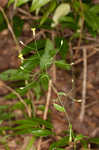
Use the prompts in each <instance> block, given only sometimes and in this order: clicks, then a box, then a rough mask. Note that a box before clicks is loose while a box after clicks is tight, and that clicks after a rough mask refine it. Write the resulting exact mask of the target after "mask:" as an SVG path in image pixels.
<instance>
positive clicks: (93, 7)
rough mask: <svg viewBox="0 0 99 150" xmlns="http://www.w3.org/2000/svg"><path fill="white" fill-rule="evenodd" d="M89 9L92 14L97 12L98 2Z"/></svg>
mask: <svg viewBox="0 0 99 150" xmlns="http://www.w3.org/2000/svg"><path fill="white" fill-rule="evenodd" d="M90 11H91V12H92V13H94V14H99V4H96V5H94V6H92V7H91V8H90Z"/></svg>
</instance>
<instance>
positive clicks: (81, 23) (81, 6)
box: [75, 0, 84, 56]
mask: <svg viewBox="0 0 99 150" xmlns="http://www.w3.org/2000/svg"><path fill="white" fill-rule="evenodd" d="M79 1H80V8H81V11H82V12H83V5H82V1H81V0H79ZM83 26H84V16H82V17H81V18H80V37H79V40H78V46H77V50H76V54H75V55H76V56H77V54H78V50H79V48H80V45H81V40H82V31H83Z"/></svg>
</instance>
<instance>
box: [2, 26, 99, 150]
mask: <svg viewBox="0 0 99 150" xmlns="http://www.w3.org/2000/svg"><path fill="white" fill-rule="evenodd" d="M27 26H28V25H27V24H26V27H24V28H25V29H27V30H25V29H24V31H23V33H22V35H21V37H20V39H19V40H22V41H24V43H26V41H28V40H29V39H32V33H31V31H30V29H28V28H27ZM38 32H40V31H38ZM39 38H41V37H39ZM97 39H98V37H97ZM97 39H96V42H94V41H92V42H91V44H87V46H86V45H84V44H82V45H81V46H82V47H84V46H85V47H87V48H86V50H87V54H88V55H89V54H90V53H92V52H94V51H95V48H96V46H95V44H98V47H99V42H97ZM98 41H99V40H98ZM90 45H92V47H91V46H90ZM80 53H81V52H80ZM75 61H78V62H77V63H76V64H75V65H74V72H73V73H74V75H75V80H74V82H75V87H74V92H73V93H74V94H73V93H72V94H71V97H74V98H75V100H72V98H71V97H62V101H63V103H64V106H65V108H66V111H67V113H68V116H69V118H70V120H71V123H72V126H73V130H74V131H75V132H76V133H80V134H83V135H86V136H89V137H99V50H98V51H97V52H96V53H94V54H93V55H92V56H90V57H89V58H87V90H86V104H85V108H84V109H85V114H84V119H83V122H80V119H79V117H80V114H81V107H82V106H81V104H82V101H80V100H82V90H83V89H82V85H83V56H82V54H77V56H76V59H75V60H74V62H75ZM19 65H20V62H19V59H18V53H17V52H16V45H15V44H14V41H13V39H12V37H11V35H10V33H9V31H8V29H5V30H3V31H2V32H1V33H0V72H3V71H5V70H8V69H11V68H18V67H19ZM50 72H51V70H50ZM72 78H73V77H72V73H71V72H69V71H64V70H62V69H56V81H55V87H56V88H57V90H58V91H63V92H65V93H68V92H69V91H70V90H71V88H72ZM6 84H8V85H9V86H10V84H11V83H10V82H7V83H6ZM8 93H9V91H8V90H7V89H6V88H4V87H3V85H2V82H1V81H0V105H3V104H12V103H15V101H16V100H11V101H10V100H5V99H4V98H3V96H4V95H6V94H8ZM52 97H53V99H54V98H55V97H56V95H55V94H54V93H52ZM34 101H36V100H34ZM78 101H80V102H78ZM39 103H41V104H44V103H45V97H43V98H41V99H40V100H39V102H38V103H37V104H36V105H39ZM50 109H51V110H52V112H51V113H50V117H51V118H52V123H53V126H54V131H55V133H56V135H57V136H56V138H57V139H58V137H59V135H61V133H62V131H64V130H66V129H67V126H68V123H66V121H65V115H64V113H60V112H58V111H56V110H55V109H54V108H53V107H52V105H51V104H50ZM16 113H17V114H18V113H19V115H20V112H18V111H16ZM37 115H38V116H40V115H41V116H42V114H40V112H39V111H38V112H37ZM28 139H29V136H28V135H27V136H19V137H17V136H16V138H14V139H13V138H12V137H10V138H9V142H8V146H9V147H10V150H23V149H24V147H25V146H26V144H27V142H28ZM53 140H56V139H52V138H50V137H49V139H43V141H42V145H41V147H42V150H46V149H48V147H49V144H50V143H51V142H52V141H53ZM43 146H44V147H43ZM0 150H4V148H3V145H0Z"/></svg>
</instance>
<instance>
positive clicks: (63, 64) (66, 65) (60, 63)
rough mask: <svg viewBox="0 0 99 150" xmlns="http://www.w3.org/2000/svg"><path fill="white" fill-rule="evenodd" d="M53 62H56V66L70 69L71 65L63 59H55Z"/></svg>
mask: <svg viewBox="0 0 99 150" xmlns="http://www.w3.org/2000/svg"><path fill="white" fill-rule="evenodd" d="M55 64H56V66H57V67H59V68H62V69H65V70H70V69H71V65H70V64H67V63H66V62H65V61H64V60H58V61H55Z"/></svg>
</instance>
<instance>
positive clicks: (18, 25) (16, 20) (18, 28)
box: [13, 16, 24, 37]
mask: <svg viewBox="0 0 99 150" xmlns="http://www.w3.org/2000/svg"><path fill="white" fill-rule="evenodd" d="M23 25H24V21H23V20H22V19H20V17H18V16H14V17H13V30H14V33H15V35H16V37H19V36H20V35H21V33H22V28H23Z"/></svg>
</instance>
